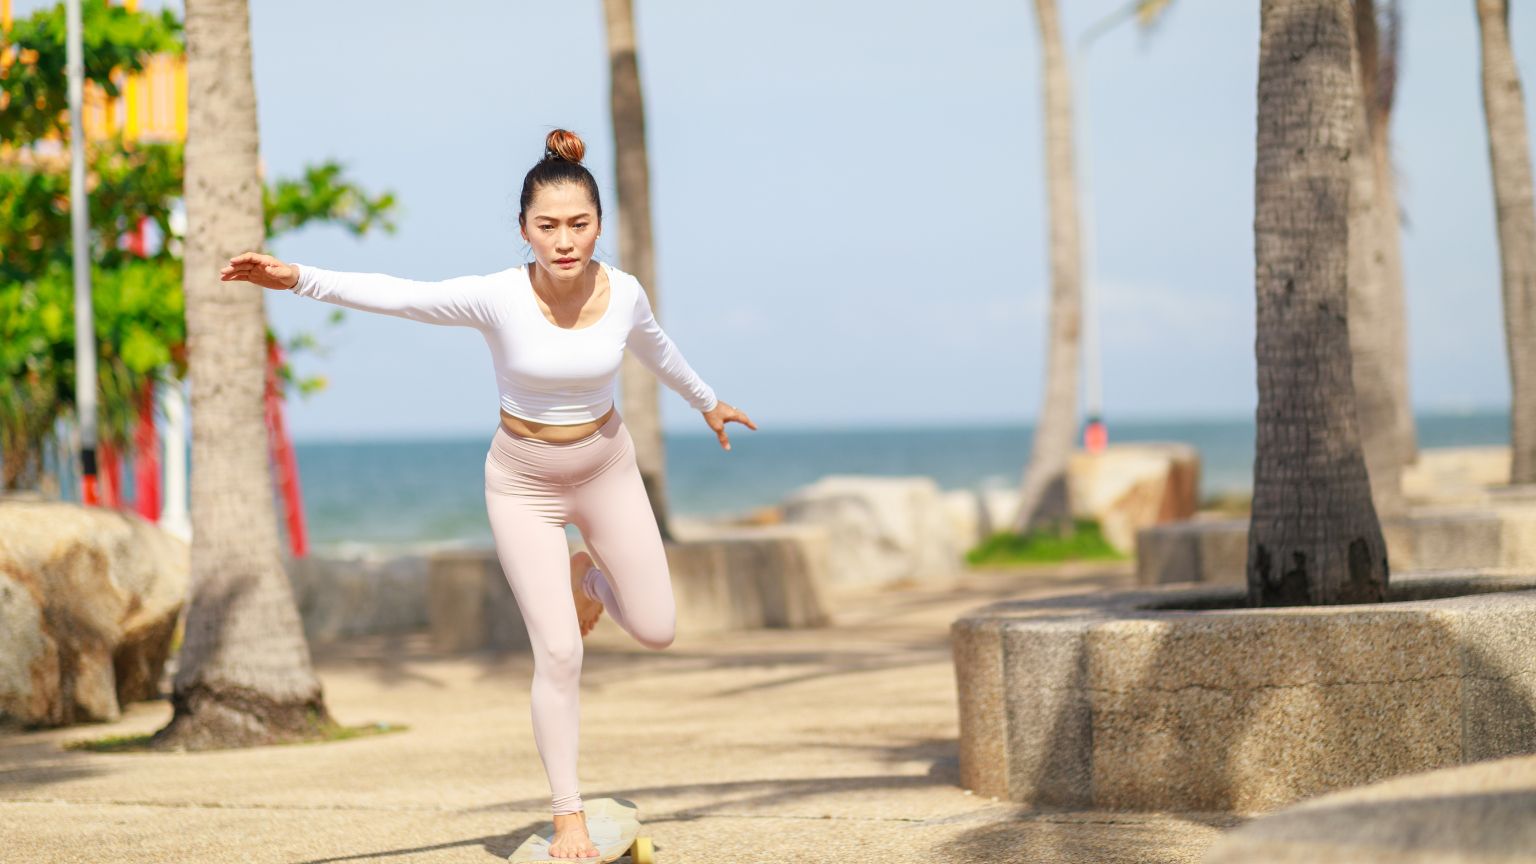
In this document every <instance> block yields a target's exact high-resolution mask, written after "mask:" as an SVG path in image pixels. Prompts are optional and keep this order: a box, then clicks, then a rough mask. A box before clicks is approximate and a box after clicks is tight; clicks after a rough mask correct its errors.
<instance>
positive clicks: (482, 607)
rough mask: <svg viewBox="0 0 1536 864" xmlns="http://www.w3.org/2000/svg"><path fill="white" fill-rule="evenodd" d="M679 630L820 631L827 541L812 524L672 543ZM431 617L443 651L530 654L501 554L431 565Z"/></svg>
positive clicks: (715, 531) (443, 557) (479, 553)
mask: <svg viewBox="0 0 1536 864" xmlns="http://www.w3.org/2000/svg"><path fill="white" fill-rule="evenodd" d="M667 563H668V566H669V568H670V569H671V572H672V586H673V595H674V597H675V598H676V602H677V626H678V630H679V631H680V632H695V633H697V632H707V631H719V630H740V629H754V628H763V627H819V626H822V625H825V624H826V623H828V621H829V615H828V612H827V607H826V604H825V602H824V600H823V597H822V591H823V589H822V586H823V584H824V582H825V579H826V578H827V536H826V532H825V531H824V530H822V529H819V528H815V527H810V526H796V525H767V526H753V527H718V528H709V529H706V530H701V531H698V532H697V533H695V534H693V535H691V536H688V537H686V538H684V539H679V540H678V541H676V542H673V543H669V544H667ZM427 594H428V597H427V603H426V607H427V610H428V613H427V617H428V620H429V622H430V630H431V634H432V643H433V645H434V647H436V648H438V649H439V650H443V651H474V650H479V649H482V648H489V649H494V650H527V648H528V647H529V645H528V633H527V630H526V628H525V627H524V626H523V619H522V614H521V613H520V611H519V610H518V608H517V601H516V598H515V597H514V596H513V594H512V589H511V586H510V585H508V583H507V580H506V577H505V575H504V574H503V573H502V570H501V564H500V562H499V561H498V560H497V558H496V554H495V551H494V550H493V549H477V550H465V551H455V552H439V553H436V554H434V555H432V556H431V557H430V558H429V560H428V564H427Z"/></svg>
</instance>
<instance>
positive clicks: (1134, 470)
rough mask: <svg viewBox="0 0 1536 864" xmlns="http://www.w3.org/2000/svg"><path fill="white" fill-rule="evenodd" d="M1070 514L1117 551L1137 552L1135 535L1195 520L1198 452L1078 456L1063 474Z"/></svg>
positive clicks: (1120, 450)
mask: <svg viewBox="0 0 1536 864" xmlns="http://www.w3.org/2000/svg"><path fill="white" fill-rule="evenodd" d="M1067 480H1068V491H1069V494H1070V495H1071V500H1072V512H1073V515H1074V516H1077V517H1079V518H1086V519H1094V520H1097V521H1098V523H1099V529H1100V530H1101V531H1102V532H1103V534H1104V539H1105V540H1107V541H1109V544H1110V545H1111V546H1114V547H1115V548H1116V549H1118V550H1119V551H1121V552H1124V553H1126V554H1130V553H1132V552H1135V551H1136V532H1137V531H1139V530H1141V529H1142V528H1146V527H1148V526H1150V525H1161V524H1164V523H1167V522H1177V521H1180V520H1183V519H1188V518H1189V517H1191V516H1193V515H1194V513H1195V510H1196V509H1197V508H1198V507H1199V503H1200V453H1199V451H1198V450H1196V449H1195V448H1194V447H1192V446H1190V445H1188V444H1176V443H1135V444H1116V445H1114V446H1111V447H1106V448H1104V450H1102V451H1100V452H1098V453H1088V452H1086V451H1082V450H1079V451H1076V452H1074V453H1073V454H1072V461H1071V463H1070V465H1069V468H1068V473H1067Z"/></svg>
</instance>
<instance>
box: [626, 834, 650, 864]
mask: <svg viewBox="0 0 1536 864" xmlns="http://www.w3.org/2000/svg"><path fill="white" fill-rule="evenodd" d="M629 858H630V860H631V861H633V862H634V864H656V847H655V846H654V845H653V844H652V843H651V838H649V837H636V838H635V845H633V846H631V847H629Z"/></svg>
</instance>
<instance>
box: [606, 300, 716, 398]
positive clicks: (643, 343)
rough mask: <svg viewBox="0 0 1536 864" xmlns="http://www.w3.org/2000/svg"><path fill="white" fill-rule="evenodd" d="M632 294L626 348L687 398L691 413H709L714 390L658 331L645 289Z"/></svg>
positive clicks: (664, 335) (661, 331) (662, 333)
mask: <svg viewBox="0 0 1536 864" xmlns="http://www.w3.org/2000/svg"><path fill="white" fill-rule="evenodd" d="M635 293H636V295H637V296H636V297H635V309H634V320H633V323H632V324H631V326H630V330H629V340H628V341H627V342H626V346H627V347H628V348H629V350H631V351H633V352H635V356H636V357H637V358H639V360H640V362H641V363H642V364H643V365H644V366H645V368H647V369H649V370H651V372H652V373H653V374H654V375H655V376H656V377H657V378H660V379H661V380H662V382H663V383H665V384H666V385H667V386H668V387H671V388H672V389H673V390H675V391H677V393H678V394H679V395H680V396H682V397H683V398H684V399H687V400H688V404H689V405H692V406H693V407H694V409H695V410H697V411H704V412H706V413H707V412H709V411H710V410H711V409H712V408H714V407H715V404H716V403H717V402H718V401H719V400H717V399H716V398H715V391H714V390H713V389H712V388H711V387H710V386H709V385H708V384H705V383H704V379H702V378H700V377H699V375H698V373H697V372H694V371H693V367H692V366H689V365H688V361H687V360H686V359H685V358H684V357H683V352H682V351H679V350H678V348H677V345H675V344H674V343H673V342H672V340H671V339H670V338H668V336H667V333H666V331H665V330H662V329H661V323H660V322H659V321H657V320H656V315H655V314H654V313H653V312H652V311H651V300H650V298H649V297H647V296H646V295H645V288H644V287H643V286H640V285H636V286H635Z"/></svg>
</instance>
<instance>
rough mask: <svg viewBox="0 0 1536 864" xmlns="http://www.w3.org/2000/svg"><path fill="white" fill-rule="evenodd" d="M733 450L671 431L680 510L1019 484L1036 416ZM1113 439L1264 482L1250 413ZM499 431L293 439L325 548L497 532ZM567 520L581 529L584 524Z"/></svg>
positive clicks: (1457, 425)
mask: <svg viewBox="0 0 1536 864" xmlns="http://www.w3.org/2000/svg"><path fill="white" fill-rule="evenodd" d="M1508 423H1509V420H1508V414H1507V413H1505V412H1502V411H1488V412H1477V413H1460V414H1449V413H1426V414H1421V415H1419V417H1418V434H1419V444H1420V447H1424V448H1428V447H1452V446H1469V445H1487V444H1505V445H1507V444H1508V443H1509V428H1508ZM729 428H730V435H731V450H730V452H726V451H724V450H721V449H720V445H719V443H718V441H716V439H715V438H714V437H713V435H711V434H710V433H708V432H707V431H706V432H704V433H685V434H668V435H667V436H666V446H667V491H668V495H669V497H670V501H671V507H672V510H673V512H674V513H676V514H677V515H679V516H718V515H723V514H740V513H746V512H748V511H750V510H753V509H756V508H758V507H765V506H770V505H773V504H776V503H778V502H779V501H780V500H781V499H782V498H783V497H784V496H785V495H787V494H788V493H789V492H791V491H792V490H794V489H796V488H798V487H800V486H803V485H806V484H808V483H811V482H814V481H815V480H816V479H818V478H820V477H822V476H824V475H827V474H876V475H887V476H898V475H926V476H929V477H932V478H933V479H934V480H935V481H936V482H937V483H938V484H939V486H940V487H941V488H943V489H946V490H948V489H981V488H993V487H996V488H1008V487H1011V486H1013V485H1015V484H1017V483H1018V482H1019V480H1020V477H1021V475H1022V473H1023V469H1024V462H1025V460H1026V459H1027V458H1028V455H1029V447H1030V441H1031V436H1032V435H1033V431H1034V430H1033V429H1032V428H1031V427H1029V426H1027V425H1013V426H1007V425H997V426H965V427H953V428H945V427H912V428H885V427H875V428H837V429H815V430H811V429H803V430H763V431H758V432H753V431H751V430H749V429H746V428H745V427H742V426H739V425H737V424H731V426H730V427H729ZM1109 440H1110V443H1111V444H1114V443H1124V442H1132V441H1180V442H1185V443H1188V444H1192V445H1194V446H1195V447H1196V448H1197V449H1198V450H1199V451H1200V456H1201V478H1200V479H1201V482H1200V485H1201V489H1200V493H1201V496H1202V497H1208V496H1212V495H1216V494H1223V493H1246V492H1247V491H1248V490H1249V489H1250V488H1251V486H1252V479H1253V478H1252V475H1253V441H1254V426H1253V420H1252V419H1251V418H1250V419H1230V420H1220V419H1216V420H1212V419H1190V420H1166V421H1122V422H1115V421H1114V420H1113V419H1111V420H1110V422H1109ZM489 445H490V435H489V434H487V435H485V436H483V437H473V438H471V437H464V438H453V439H432V440H426V439H424V440H412V441H326V442H301V443H298V444H296V445H295V450H296V453H297V456H298V462H299V474H300V483H301V485H302V488H303V494H304V509H305V517H306V523H307V527H308V530H309V536H310V543H311V546H312V547H314V548H315V549H317V550H327V549H329V550H342V549H347V548H358V547H368V548H374V549H379V550H381V551H383V550H389V549H398V548H410V547H416V546H421V545H438V544H444V545H490V543H491V534H490V527H489V525H488V523H487V522H486V515H485V500H484V491H483V490H484V486H483V474H482V470H483V465H484V461H485V454H486V450H487V448H488V447H489ZM568 531H570V532H572V533H573V535H574V531H575V529H574V528H569V529H568Z"/></svg>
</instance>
